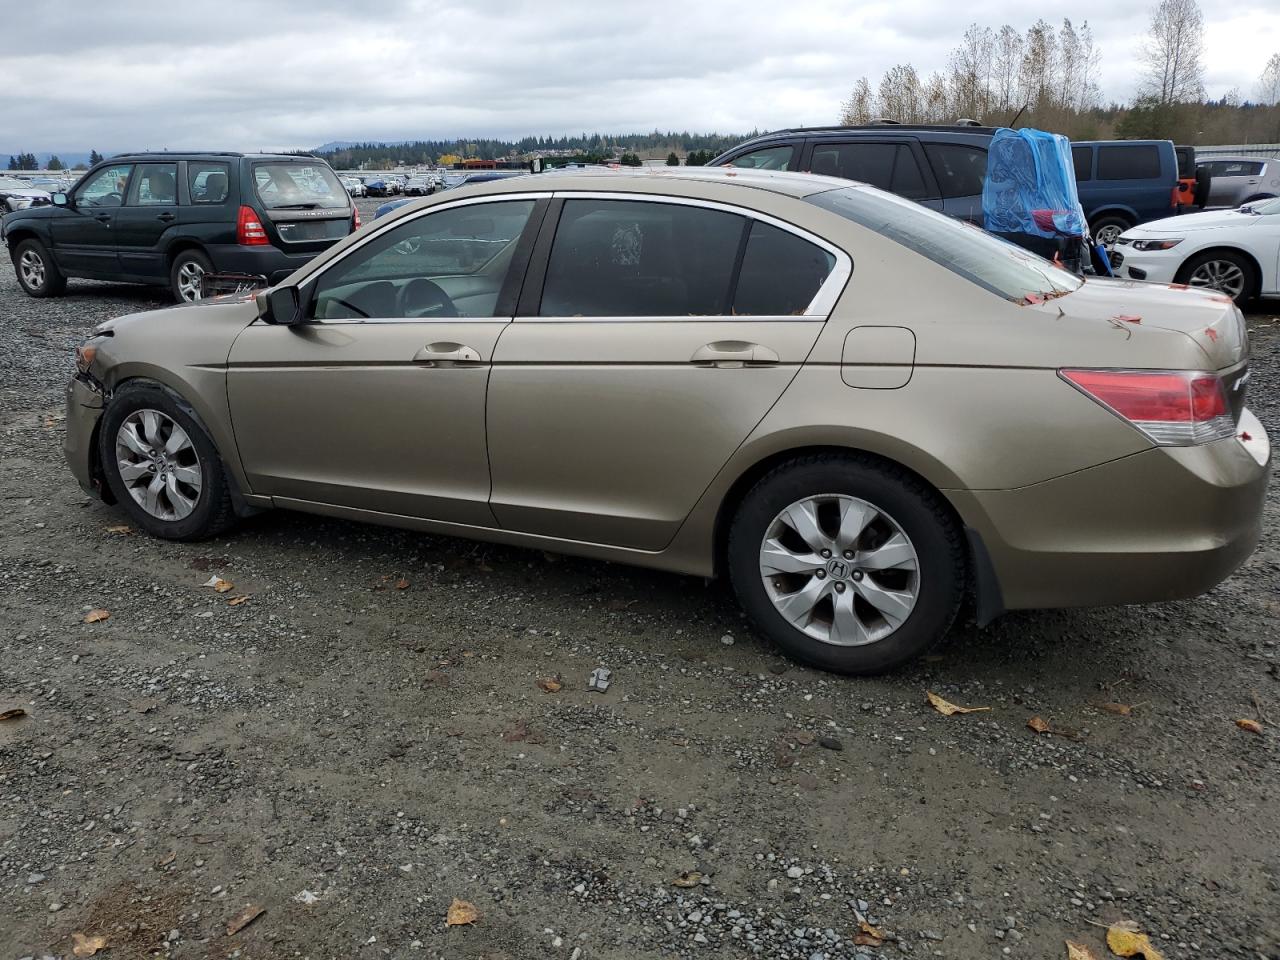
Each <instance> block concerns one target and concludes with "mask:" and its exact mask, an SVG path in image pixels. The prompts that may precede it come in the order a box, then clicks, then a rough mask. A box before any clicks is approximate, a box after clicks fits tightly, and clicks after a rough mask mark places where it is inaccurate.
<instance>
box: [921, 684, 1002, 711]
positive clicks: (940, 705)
mask: <svg viewBox="0 0 1280 960" xmlns="http://www.w3.org/2000/svg"><path fill="white" fill-rule="evenodd" d="M925 696H926V697H928V698H929V703H930V704H932V705H933V709H935V710H937V711H938V712H939V713H940V714H942V715H943V716H944V717H949V716H951V715H952V714H956V713H979V712H981V711H983V710H990V709H991V708H990V707H957V706H956V705H955V704H954V703H951V702H949V701H947V700H943V699H942V698H941V697H940V696H938V695H937V694H936V693H934V692H933V691H932V690H929V691H927V692H926V693H925Z"/></svg>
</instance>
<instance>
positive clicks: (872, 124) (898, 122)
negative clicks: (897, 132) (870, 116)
mask: <svg viewBox="0 0 1280 960" xmlns="http://www.w3.org/2000/svg"><path fill="white" fill-rule="evenodd" d="M882 123H889V124H893V126H895V127H900V126H902V121H901V120H895V119H893V117H876V118H875V119H874V120H872V121H871V122H869V123H868V124H867V126H869V127H875V126H879V125H880V124H882Z"/></svg>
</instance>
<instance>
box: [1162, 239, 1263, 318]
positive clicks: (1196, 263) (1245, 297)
mask: <svg viewBox="0 0 1280 960" xmlns="http://www.w3.org/2000/svg"><path fill="white" fill-rule="evenodd" d="M1178 281H1179V282H1180V283H1185V284H1186V285H1187V286H1189V287H1202V288H1205V289H1208V290H1217V291H1218V292H1219V293H1223V294H1226V295H1227V296H1228V297H1230V298H1231V299H1232V300H1234V301H1235V302H1236V305H1237V306H1244V305H1245V304H1246V303H1247V302H1248V301H1249V300H1250V299H1252V298H1253V296H1254V293H1255V291H1256V290H1257V286H1256V284H1257V275H1256V273H1255V271H1254V269H1253V264H1252V263H1250V262H1249V261H1248V260H1247V259H1245V258H1244V257H1243V256H1241V255H1240V254H1238V253H1234V252H1232V251H1230V250H1210V251H1209V252H1208V253H1202V254H1199V255H1197V256H1194V257H1192V258H1191V259H1190V260H1188V261H1187V262H1186V263H1184V264H1183V265H1182V269H1181V270H1179V271H1178Z"/></svg>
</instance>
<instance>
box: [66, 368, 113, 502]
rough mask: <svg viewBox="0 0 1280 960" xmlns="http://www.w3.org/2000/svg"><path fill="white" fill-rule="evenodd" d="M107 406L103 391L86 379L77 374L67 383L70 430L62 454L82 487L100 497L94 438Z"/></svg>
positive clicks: (68, 423) (86, 491)
mask: <svg viewBox="0 0 1280 960" xmlns="http://www.w3.org/2000/svg"><path fill="white" fill-rule="evenodd" d="M104 405H105V398H104V397H103V394H102V391H101V390H99V389H97V387H95V386H93V385H91V384H90V383H89V382H88V381H87V380H85V379H82V378H81V377H79V376H77V377H73V378H72V379H71V382H70V383H68V384H67V432H66V435H65V436H64V437H63V440H62V455H63V456H64V457H65V458H66V461H67V466H68V467H70V468H71V473H72V475H73V476H74V477H75V478H76V483H78V484H80V488H81V489H82V490H84V492H85V493H87V494H89V495H90V496H92V497H97V498H99V499H101V498H102V490H101V489H100V488H99V485H98V478H97V477H96V476H95V475H94V469H93V463H94V457H93V441H94V431H95V430H96V428H97V426H98V418H99V417H101V416H102V408H103V406H104Z"/></svg>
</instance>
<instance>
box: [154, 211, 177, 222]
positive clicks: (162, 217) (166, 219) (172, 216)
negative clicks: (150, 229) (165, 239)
mask: <svg viewBox="0 0 1280 960" xmlns="http://www.w3.org/2000/svg"><path fill="white" fill-rule="evenodd" d="M156 219H157V220H163V221H164V222H165V223H168V222H169V221H171V220H176V219H178V215H177V214H176V213H167V212H166V213H161V214H157V215H156Z"/></svg>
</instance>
